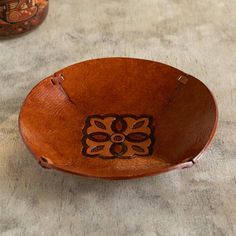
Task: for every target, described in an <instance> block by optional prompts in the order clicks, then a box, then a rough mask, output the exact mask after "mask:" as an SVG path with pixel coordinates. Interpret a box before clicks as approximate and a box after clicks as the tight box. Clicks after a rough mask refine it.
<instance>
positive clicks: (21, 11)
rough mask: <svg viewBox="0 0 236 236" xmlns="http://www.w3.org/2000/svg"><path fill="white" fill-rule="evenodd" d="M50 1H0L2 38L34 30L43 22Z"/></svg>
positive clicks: (0, 31)
mask: <svg viewBox="0 0 236 236" xmlns="http://www.w3.org/2000/svg"><path fill="white" fill-rule="evenodd" d="M47 12H48V0H0V37H10V36H14V35H18V34H21V33H25V32H27V31H29V30H32V29H33V28H35V27H36V26H38V25H39V24H41V23H42V22H43V20H44V19H45V18H46V15H47Z"/></svg>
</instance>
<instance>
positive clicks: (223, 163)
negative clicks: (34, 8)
mask: <svg viewBox="0 0 236 236" xmlns="http://www.w3.org/2000/svg"><path fill="white" fill-rule="evenodd" d="M235 40H236V1H235V0H227V1H225V0H217V1H216V0H199V1H190V0H182V1H180V0H179V1H178V0H168V1H166V0H120V1H118V0H91V1H88V0H50V13H49V16H48V18H47V20H46V21H45V23H44V24H43V25H42V26H40V27H39V28H38V29H37V30H35V31H34V32H32V33H30V34H27V35H25V36H24V37H20V38H16V39H12V40H4V41H0V235H4V236H7V235H23V236H25V235H47V236H48V235H50V236H51V235H56V236H59V235H62V236H65V235H81V236H82V235H91V236H92V235H96V236H97V235H101V236H106V235H118V236H123V235H124V236H126V235H129V236H133V235H135V236H136V235H138V236H139V235H140V236H143V235H144V236H157V235H180V236H184V235H186V236H191V235H194V236H195V235H196V236H198V235H204V236H205V235H208V236H211V235H214V236H221V235H227V236H228V235H236V187H235V186H236V174H235V173H236V171H235V170H236V161H235V158H236V79H235V75H236V66H235V61H236V41H235ZM109 56H129V57H138V58H146V59H152V60H157V61H161V62H163V63H167V64H170V65H172V66H174V67H177V68H179V69H181V70H183V71H185V72H187V73H189V74H192V75H194V76H196V77H198V78H199V79H201V80H202V81H203V82H204V83H205V84H206V85H207V86H208V87H209V88H210V89H211V90H212V91H213V93H214V94H215V96H216V99H217V102H218V106H219V111H220V120H219V128H218V132H217V135H216V137H215V139H214V141H213V143H212V144H211V146H210V147H209V149H208V150H207V151H206V152H205V154H204V156H203V158H202V159H201V161H200V162H199V163H198V164H197V165H196V166H195V167H193V168H191V169H187V170H182V171H174V172H169V173H166V174H163V175H159V176H155V177H149V178H144V179H136V180H131V181H118V182H117V181H103V180H92V179H86V178H82V177H77V176H72V175H69V174H65V173H60V172H57V171H47V170H44V169H42V168H40V167H39V166H38V164H37V163H36V162H35V161H34V159H33V157H32V155H31V154H30V153H29V151H28V150H27V149H26V147H25V146H24V144H23V142H22V141H21V138H20V136H19V132H18V127H17V119H18V113H19V110H20V106H21V104H22V102H23V100H24V98H25V96H26V95H27V93H28V92H29V91H30V90H31V88H32V87H33V86H34V85H35V84H37V83H38V82H39V81H40V80H41V79H42V78H44V77H46V76H47V75H50V74H52V73H53V72H55V71H57V70H58V69H60V68H63V67H65V66H67V65H70V64H72V63H76V62H79V61H82V60H85V59H90V58H96V57H109Z"/></svg>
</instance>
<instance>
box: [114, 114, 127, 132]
mask: <svg viewBox="0 0 236 236" xmlns="http://www.w3.org/2000/svg"><path fill="white" fill-rule="evenodd" d="M111 129H112V131H113V132H114V133H123V132H124V131H125V130H126V129H127V123H126V121H125V120H124V119H123V118H121V117H117V118H116V119H115V120H114V121H113V122H112V124H111Z"/></svg>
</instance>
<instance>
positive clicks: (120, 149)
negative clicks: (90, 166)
mask: <svg viewBox="0 0 236 236" xmlns="http://www.w3.org/2000/svg"><path fill="white" fill-rule="evenodd" d="M110 152H111V154H112V155H113V156H116V157H117V156H123V155H125V153H126V152H127V146H126V145H125V144H124V143H113V144H112V145H111V148H110Z"/></svg>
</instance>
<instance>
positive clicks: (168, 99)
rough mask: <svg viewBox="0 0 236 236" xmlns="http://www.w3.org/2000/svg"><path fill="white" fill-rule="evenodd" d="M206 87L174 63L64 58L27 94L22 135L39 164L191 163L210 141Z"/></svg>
mask: <svg viewBox="0 0 236 236" xmlns="http://www.w3.org/2000/svg"><path fill="white" fill-rule="evenodd" d="M216 124H217V108H216V103H215V100H214V98H213V96H212V94H211V92H210V91H209V89H208V88H207V87H206V86H205V85H204V84H203V83H202V82H200V81H199V80H198V79H196V78H194V77H192V76H191V75H188V74H185V73H184V72H182V71H180V70H178V69H175V68H173V67H170V66H167V65H164V64H161V63H158V62H154V61H148V60H140V59H131V58H104V59H96V60H90V61H86V62H82V63H78V64H75V65H72V66H69V67H67V68H65V69H62V70H60V71H58V72H56V73H55V74H54V75H52V76H49V77H48V78H46V79H44V80H42V81H41V82H40V83H39V84H38V85H37V86H35V87H34V88H33V90H32V91H31V92H30V94H29V95H28V96H27V98H26V100H25V102H24V104H23V106H22V109H21V113H20V117H19V125H20V131H21V135H22V137H23V140H24V141H25V143H26V145H27V146H28V148H29V149H30V150H31V151H32V153H33V154H34V155H35V157H36V159H37V161H38V162H39V163H40V165H41V166H42V167H45V168H55V169H59V170H63V171H66V172H70V173H74V174H78V175H83V176H91V177H100V178H108V179H128V178H134V177H141V176H148V175H154V174H158V173H161V172H165V171H169V170H172V169H175V168H186V167H191V166H192V165H193V164H194V163H195V162H196V160H197V159H198V158H199V156H200V154H201V153H202V151H203V150H204V149H205V148H206V146H207V145H208V144H209V143H210V141H211V139H212V137H213V135H214V133H215V130H216Z"/></svg>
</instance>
